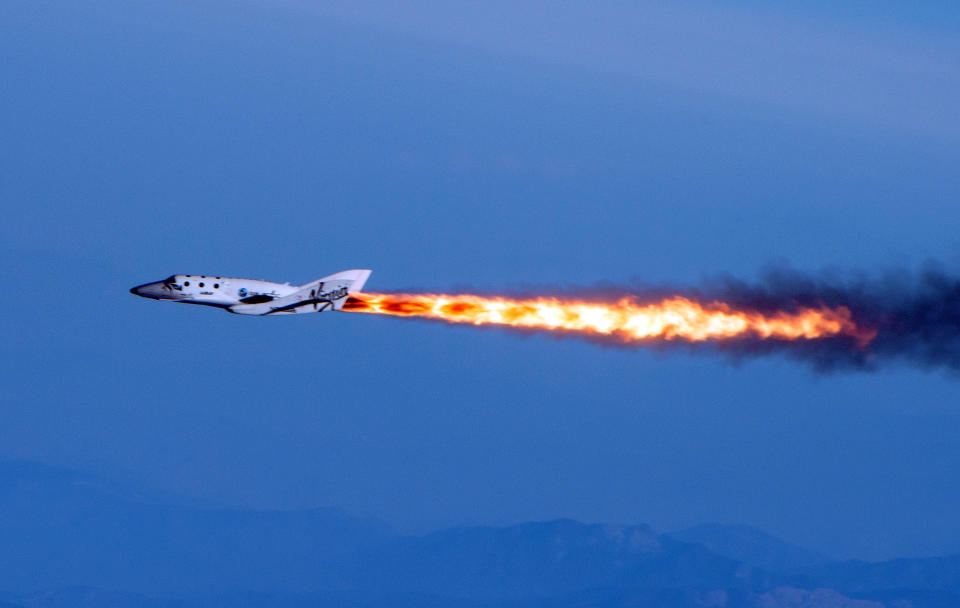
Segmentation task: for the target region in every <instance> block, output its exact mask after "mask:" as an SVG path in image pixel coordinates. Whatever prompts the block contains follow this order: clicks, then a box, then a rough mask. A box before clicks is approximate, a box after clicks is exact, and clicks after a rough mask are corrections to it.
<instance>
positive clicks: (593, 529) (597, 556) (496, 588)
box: [357, 520, 770, 598]
mask: <svg viewBox="0 0 960 608" xmlns="http://www.w3.org/2000/svg"><path fill="white" fill-rule="evenodd" d="M359 563H360V568H359V573H358V577H359V578H358V580H357V583H358V585H359V586H361V587H362V588H373V589H390V590H402V591H411V592H421V593H423V592H430V593H437V594H441V595H450V596H458V597H470V598H480V597H487V598H505V597H523V596H546V595H558V594H565V593H572V592H575V591H580V590H584V589H590V588H596V587H610V586H629V587H646V588H664V587H707V588H716V587H720V588H723V587H737V588H741V587H742V588H746V587H753V586H763V585H769V584H770V578H769V576H768V575H766V574H764V573H762V572H759V571H758V570H757V569H755V568H753V567H751V566H749V565H747V564H744V563H742V562H737V561H735V560H732V559H729V558H726V557H721V556H719V555H716V554H714V553H711V552H710V551H708V550H707V549H705V548H704V547H702V546H700V545H695V544H688V543H682V542H680V541H676V540H673V539H671V538H668V537H665V536H658V535H657V534H655V533H654V532H653V531H651V530H650V528H649V527H646V526H611V525H600V524H583V523H580V522H576V521H572V520H557V521H549V522H539V523H526V524H520V525H516V526H509V527H505V528H492V527H482V526H481V527H469V528H454V529H450V530H443V531H441V532H436V533H434V534H429V535H426V536H422V537H414V538H403V539H399V540H396V541H393V542H390V543H387V544H384V545H379V546H376V547H374V548H373V549H371V550H369V551H366V552H364V553H362V554H361V558H360V562H359Z"/></svg>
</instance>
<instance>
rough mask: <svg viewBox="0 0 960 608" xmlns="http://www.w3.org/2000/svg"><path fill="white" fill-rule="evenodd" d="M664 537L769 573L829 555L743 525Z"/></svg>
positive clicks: (794, 568) (697, 528)
mask: <svg viewBox="0 0 960 608" xmlns="http://www.w3.org/2000/svg"><path fill="white" fill-rule="evenodd" d="M667 536H669V537H671V538H675V539H677V540H679V541H683V542H686V543H697V544H700V545H703V546H704V547H706V548H707V549H709V550H710V551H712V552H713V553H716V554H717V555H722V556H724V557H729V558H731V559H735V560H738V561H741V562H744V563H746V564H750V565H751V566H756V567H757V568H761V569H763V570H767V571H770V572H781V573H789V572H799V571H801V570H803V569H804V568H810V567H812V566H814V565H817V564H823V563H826V562H827V561H829V560H828V558H826V557H825V556H823V555H820V554H818V553H814V552H813V551H809V550H807V549H803V548H802V547H798V546H796V545H792V544H790V543H788V542H785V541H782V540H780V539H779V538H776V537H775V536H771V535H769V534H767V533H766V532H763V531H762V530H758V529H756V528H751V527H750V526H744V525H726V524H701V525H698V526H693V527H691V528H686V529H684V530H678V531H676V532H670V533H669V534H667Z"/></svg>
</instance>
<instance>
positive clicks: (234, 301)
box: [130, 270, 370, 315]
mask: <svg viewBox="0 0 960 608" xmlns="http://www.w3.org/2000/svg"><path fill="white" fill-rule="evenodd" d="M369 276H370V271H369V270H345V271H343V272H339V273H337V274H333V275H330V276H328V277H324V278H323V279H318V280H316V281H313V282H311V283H307V284H306V285H301V286H295V285H290V284H289V283H273V282H270V281H260V280H257V279H234V278H230V277H218V276H211V275H197V274H175V275H172V276H170V277H167V278H166V279H164V280H162V281H156V282H153V283H144V284H143V285H138V286H137V287H134V288H133V289H131V290H130V292H131V293H133V294H136V295H138V296H143V297H145V298H151V299H154V300H168V301H172V302H182V303H184V304H201V305H204V306H216V307H218V308H224V309H226V310H229V311H230V312H233V313H238V314H248V315H270V314H274V313H304V312H323V311H324V310H339V309H340V308H341V307H342V306H343V302H344V301H346V298H347V297H348V296H349V294H350V292H352V291H357V290H359V289H362V288H363V284H364V283H365V282H366V280H367V278H368V277H369Z"/></svg>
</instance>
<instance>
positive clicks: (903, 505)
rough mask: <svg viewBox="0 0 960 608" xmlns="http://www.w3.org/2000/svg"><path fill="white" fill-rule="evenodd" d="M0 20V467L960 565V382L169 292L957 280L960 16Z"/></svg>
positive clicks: (529, 10)
mask: <svg viewBox="0 0 960 608" xmlns="http://www.w3.org/2000/svg"><path fill="white" fill-rule="evenodd" d="M899 5H900V3H893V2H880V3H854V2H847V3H840V4H833V3H820V4H819V5H818V4H814V5H806V4H805V5H804V6H803V7H802V8H799V7H798V8H795V9H778V10H776V11H774V9H772V8H770V7H769V6H766V4H761V3H754V2H746V1H744V2H737V3H736V4H734V5H731V4H730V3H725V2H689V3H662V4H660V3H635V2H622V3H614V2H611V3H590V4H589V5H587V4H573V3H571V4H561V3H552V2H529V3H524V4H523V5H522V6H521V7H520V8H518V7H517V3H514V2H484V3H471V4H465V3H448V2H415V3H413V4H405V5H403V6H404V8H402V9H401V8H398V6H400V5H395V4H392V3H372V4H370V3H366V4H360V3H355V2H340V3H338V2H329V3H316V4H314V3H311V2H306V1H296V2H293V1H280V2H252V1H246V0H237V1H233V2H227V1H222V0H199V1H198V0H192V1H190V2H187V1H181V0H164V1H159V0H157V1H142V2H123V1H120V0H106V1H100V2H85V3H78V2H73V1H67V0H50V1H41V0H8V1H6V2H4V3H2V4H0V56H3V57H4V58H5V59H4V61H2V62H0V82H3V86H2V87H0V134H2V139H0V142H2V143H0V202H2V204H3V208H4V221H3V222H2V223H0V239H2V244H3V246H4V247H3V248H4V251H6V252H7V253H6V256H5V257H4V260H5V261H6V263H5V264H3V266H2V272H3V275H2V278H3V280H4V283H5V285H7V289H8V293H7V297H6V299H5V300H6V305H7V311H6V312H7V314H6V315H5V316H4V318H3V321H2V322H0V338H2V340H3V343H4V349H3V350H2V351H0V353H2V354H0V357H2V360H0V364H2V369H3V370H4V376H3V377H4V381H3V382H2V384H0V399H2V407H0V457H17V458H29V459H34V460H39V461H43V462H48V463H52V464H59V465H66V466H70V467H74V468H78V469H81V470H86V471H91V472H95V473H99V474H102V475H106V476H110V477H115V478H119V479H121V480H123V481H126V482H129V483H132V484H136V485H139V486H142V487H147V488H154V489H157V490H160V491H164V492H169V493H171V494H179V495H182V496H184V497H187V498H190V499H194V500H200V501H207V502H216V503H226V504H238V505H251V506H258V507H282V508H293V507H306V506H318V505H330V506H339V507H342V508H344V509H346V510H347V511H349V512H353V513H358V514H370V515H375V516H378V517H381V518H383V519H385V520H387V521H389V522H391V523H393V524H395V525H397V526H399V527H401V528H402V529H410V530H412V529H418V530H419V529H424V528H430V527H433V526H439V525H446V524H450V523H456V522H494V523H505V522H516V521H522V520H528V519H544V518H553V517H561V516H565V517H574V518H578V519H582V520H586V521H611V522H623V523H632V522H648V523H650V524H652V525H653V526H655V527H657V528H658V529H661V530H667V529H671V528H676V527H681V526H686V525H691V524H694V523H699V522H705V521H721V522H731V523H747V524H752V525H756V526H759V527H761V528H763V529H765V530H767V531H769V532H772V533H774V534H777V535H780V536H783V537H785V538H787V539H789V540H792V541H796V542H799V543H801V544H804V545H807V546H810V547H812V548H815V549H820V550H824V551H828V552H830V553H833V554H834V555H838V556H860V557H866V558H880V557H886V556H908V555H932V554H937V553H945V552H960V519H958V518H957V517H956V513H957V512H958V510H960V486H958V484H957V483H956V471H957V470H958V466H960V452H958V450H957V447H956V446H957V445H958V440H960V409H958V406H960V403H958V401H960V400H958V396H960V380H958V379H957V378H956V377H953V376H950V375H948V374H946V373H943V372H937V371H918V370H914V369H910V368H904V367H899V368H892V369H887V370H882V371H880V372H878V373H873V374H863V373H854V374H836V375H828V376H817V375H815V374H813V373H812V372H810V371H809V370H808V369H806V368H804V367H803V366H801V365H798V364H796V363H795V362H792V361H788V360H782V359H768V360H758V361H751V362H747V363H744V364H741V365H731V364H730V363H728V362H726V361H724V360H723V359H721V358H718V357H710V356H692V355H689V354H683V353H666V354H664V353H651V352H647V351H621V350H611V349H603V348H598V347H595V346H593V345H590V344H586V343H579V342H575V341H569V340H555V339H551V338H549V337H542V336H539V337H532V338H523V337H517V336H515V335H511V334H508V333H504V332H501V331H496V330H492V331H486V330H478V329H474V328H464V327H456V328H452V327H445V326H441V325H435V324H429V323H419V322H411V321H403V320H396V319H388V318H373V317H368V316H361V315H347V314H341V315H317V316H308V317H299V318H296V317H295V318H284V319H274V318H267V319H257V318H246V317H239V316H233V315H228V314H224V313H223V312H220V311H217V310H211V309H203V308H199V307H189V306H173V305H169V304H161V303H156V302H148V301H145V300H142V299H140V298H135V297H134V296H131V295H130V294H129V293H127V290H128V289H129V287H131V286H133V285H135V284H139V283H143V282H146V281H151V280H157V279H161V278H163V277H165V276H168V275H170V274H172V273H175V272H176V273H197V274H203V273H208V274H219V275H226V276H250V277H256V278H265V279H271V280H278V281H290V282H293V283H303V282H307V281H309V280H312V279H315V278H318V277H321V276H324V275H326V274H330V273H332V272H335V271H338V270H341V269H345V268H355V267H367V268H372V269H374V274H373V276H372V278H371V279H370V282H369V283H368V287H369V288H370V289H371V290H377V289H398V288H410V289H423V290H428V289H429V290H438V289H455V288H459V287H473V288H478V289H483V290H486V291H492V290H499V289H509V288H517V287H521V286H529V285H538V284H539V285H546V286H551V285H557V284H565V285H589V284H592V283H595V282H598V281H614V282H617V281H620V282H625V281H630V280H635V279H639V280H643V281H648V282H654V283H657V282H670V283H674V284H690V285H695V284H697V283H698V282H699V281H701V280H702V279H705V278H707V279H708V278H710V277H715V276H717V275H718V274H721V273H731V274H734V275H738V276H741V277H744V278H751V277H755V276H756V275H757V273H758V272H759V271H760V270H761V269H762V268H763V267H764V266H766V265H768V264H771V263H786V264H790V265H792V266H793V267H795V268H798V269H801V270H806V271H821V270H823V269H828V271H829V269H849V270H858V269H859V270H866V271H882V270H885V269H889V268H892V267H907V268H911V267H916V266H918V265H920V264H921V263H923V262H925V261H927V260H931V259H933V260H939V261H940V262H942V263H944V264H945V265H946V267H947V268H950V269H956V268H957V266H958V264H960V255H958V246H960V233H958V231H957V227H958V225H960V196H958V195H960V173H958V171H957V158H958V152H960V67H958V66H960V42H958V40H960V39H958V37H957V33H958V30H960V25H958V24H960V19H958V16H957V14H956V11H957V9H955V8H953V6H952V5H948V4H944V5H943V6H937V5H936V4H934V3H924V6H923V7H922V8H914V9H905V8H903V7H901V6H899Z"/></svg>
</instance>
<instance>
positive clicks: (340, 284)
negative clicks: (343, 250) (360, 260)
mask: <svg viewBox="0 0 960 608" xmlns="http://www.w3.org/2000/svg"><path fill="white" fill-rule="evenodd" d="M371 272H373V271H371V270H344V271H342V272H338V273H336V274H331V275H330V276H327V277H323V278H322V279H317V280H316V281H311V282H309V283H307V284H306V285H302V286H301V287H300V289H299V290H298V291H297V293H298V294H307V293H309V296H310V301H311V302H310V303H311V304H312V305H313V309H314V310H319V309H322V308H323V307H318V304H324V303H327V302H329V306H330V307H331V308H333V310H340V309H341V308H343V303H344V302H346V301H347V296H349V295H350V294H351V293H355V292H357V291H360V290H361V289H363V286H364V284H366V282H367V279H368V278H370V273H371ZM304 312H306V311H304Z"/></svg>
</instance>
